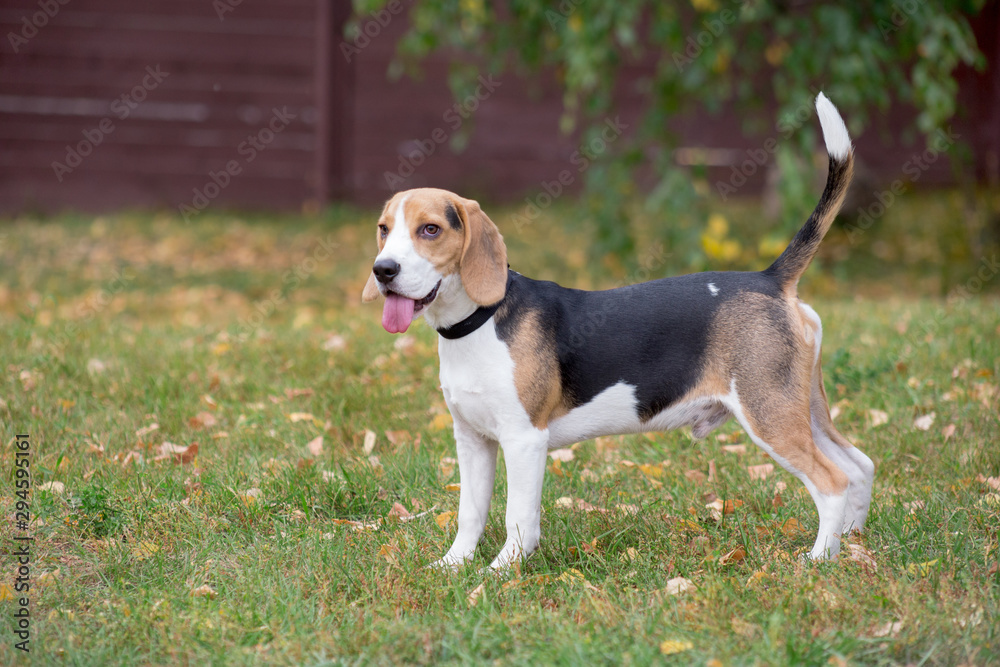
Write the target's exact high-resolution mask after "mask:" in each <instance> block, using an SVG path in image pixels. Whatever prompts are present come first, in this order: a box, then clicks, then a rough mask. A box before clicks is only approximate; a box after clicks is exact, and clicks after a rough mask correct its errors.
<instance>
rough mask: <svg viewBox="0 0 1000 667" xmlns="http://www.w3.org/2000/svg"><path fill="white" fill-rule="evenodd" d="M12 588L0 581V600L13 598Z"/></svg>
mask: <svg viewBox="0 0 1000 667" xmlns="http://www.w3.org/2000/svg"><path fill="white" fill-rule="evenodd" d="M13 599H14V589H12V588H11V587H10V586H9V585H7V584H5V583H0V601H4V600H13Z"/></svg>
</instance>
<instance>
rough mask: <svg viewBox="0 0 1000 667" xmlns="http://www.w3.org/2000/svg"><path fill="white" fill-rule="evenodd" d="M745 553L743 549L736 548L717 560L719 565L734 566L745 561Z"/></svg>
mask: <svg viewBox="0 0 1000 667" xmlns="http://www.w3.org/2000/svg"><path fill="white" fill-rule="evenodd" d="M746 557H747V552H746V550H745V549H744V548H743V547H736V548H735V549H733V550H732V551H730V552H729V553H727V554H725V555H723V556H721V557H720V558H719V565H735V564H736V563H742V562H743V561H744V560H746Z"/></svg>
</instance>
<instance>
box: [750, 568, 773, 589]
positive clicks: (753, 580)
mask: <svg viewBox="0 0 1000 667" xmlns="http://www.w3.org/2000/svg"><path fill="white" fill-rule="evenodd" d="M768 578H770V575H769V574H768V573H767V572H764V571H763V570H757V571H756V572H754V573H753V574H751V575H750V577H749V578H748V579H747V588H750V587H752V586H754V585H755V584H758V583H760V582H762V581H764V580H765V579H768Z"/></svg>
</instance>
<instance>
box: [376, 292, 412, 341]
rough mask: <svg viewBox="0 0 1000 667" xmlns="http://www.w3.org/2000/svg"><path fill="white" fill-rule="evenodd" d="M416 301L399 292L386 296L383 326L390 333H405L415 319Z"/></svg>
mask: <svg viewBox="0 0 1000 667" xmlns="http://www.w3.org/2000/svg"><path fill="white" fill-rule="evenodd" d="M415 305H416V302H415V301H414V300H413V299H407V298H406V297H405V296H400V295H398V294H389V295H388V296H386V297H385V308H384V309H383V310H382V326H383V327H384V328H385V330H386V331H388V332H389V333H403V332H404V331H406V329H407V328H408V327H409V326H410V322H412V321H413V308H414V306H415Z"/></svg>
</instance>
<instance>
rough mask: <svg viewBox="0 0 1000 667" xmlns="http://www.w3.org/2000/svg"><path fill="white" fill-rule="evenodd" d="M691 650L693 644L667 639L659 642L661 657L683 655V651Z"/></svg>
mask: <svg viewBox="0 0 1000 667" xmlns="http://www.w3.org/2000/svg"><path fill="white" fill-rule="evenodd" d="M693 648H694V644H692V643H691V642H689V641H685V640H681V639H667V640H666V641H663V642H660V653H662V654H663V655H674V654H675V653H683V652H684V651H690V650H691V649H693Z"/></svg>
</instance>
